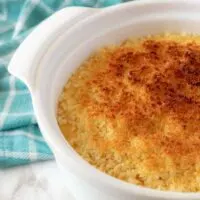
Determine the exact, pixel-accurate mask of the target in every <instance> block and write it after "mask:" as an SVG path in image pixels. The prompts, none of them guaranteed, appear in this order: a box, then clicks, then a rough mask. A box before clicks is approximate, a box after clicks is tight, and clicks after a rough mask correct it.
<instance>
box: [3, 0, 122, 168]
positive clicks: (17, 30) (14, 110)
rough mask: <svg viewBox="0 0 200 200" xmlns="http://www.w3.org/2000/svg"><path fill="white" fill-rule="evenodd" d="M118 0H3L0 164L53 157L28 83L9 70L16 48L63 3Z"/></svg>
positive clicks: (111, 0) (113, 1)
mask: <svg viewBox="0 0 200 200" xmlns="http://www.w3.org/2000/svg"><path fill="white" fill-rule="evenodd" d="M117 3H120V0H0V168H6V167H11V166H16V165H21V164H28V163H30V162H35V161H42V160H48V159H53V155H52V152H51V150H50V149H49V147H48V146H47V144H46V143H45V141H44V139H43V137H42V136H41V133H40V131H39V128H38V126H37V121H36V119H35V116H34V112H33V108H32V104H31V97H30V94H29V91H28V89H27V87H26V86H25V85H24V84H23V83H22V82H21V81H19V80H17V79H16V78H15V77H13V76H11V75H10V74H9V73H8V71H7V66H8V63H9V61H10V59H11V57H12V55H13V53H14V51H15V50H16V48H17V47H18V46H19V44H20V43H21V42H22V41H23V40H24V38H25V37H26V36H27V35H28V34H29V33H30V32H31V30H32V29H33V28H34V27H35V26H36V25H37V24H38V23H40V22H41V21H42V20H44V19H45V18H47V17H48V16H50V15H51V14H53V13H54V12H55V11H57V10H59V9H61V8H63V7H66V6H88V7H105V6H110V5H113V4H117ZM18 67H19V68H20V66H18Z"/></svg>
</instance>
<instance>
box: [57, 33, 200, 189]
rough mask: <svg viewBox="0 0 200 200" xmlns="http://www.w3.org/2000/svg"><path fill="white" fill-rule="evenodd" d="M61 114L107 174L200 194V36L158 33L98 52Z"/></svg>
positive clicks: (74, 80) (73, 81)
mask: <svg viewBox="0 0 200 200" xmlns="http://www.w3.org/2000/svg"><path fill="white" fill-rule="evenodd" d="M57 119H58V123H59V126H60V128H61V130H62V132H63V134H64V136H65V137H66V139H67V141H68V142H69V143H70V144H71V145H72V146H73V148H74V149H75V150H76V151H77V152H78V153H79V154H80V155H81V156H82V157H83V158H84V159H86V160H87V161H88V162H89V163H91V164H92V165H94V166H95V167H96V168H98V169H100V170H102V171H103V172H105V173H107V174H109V175H111V176H114V177H116V178H119V179H121V180H124V181H127V182H130V183H134V184H139V185H142V186H145V187H150V188H156V189H160V190H171V191H182V192H197V191H198V192H199V191H200V124H199V123H200V36H194V35H187V34H182V35H181V34H177V35H176V34H163V35H155V36H149V37H147V38H141V39H129V40H127V41H124V42H122V43H121V44H120V45H116V46H108V47H104V48H102V49H100V50H98V51H97V52H96V53H94V54H93V55H92V56H90V57H89V58H88V60H86V61H85V62H84V63H83V64H82V65H81V66H80V67H79V68H78V70H77V71H76V72H75V73H74V74H73V75H72V76H71V78H70V79H69V80H68V82H67V83H66V85H65V88H64V90H63V92H62V94H61V96H60V98H59V103H58V111H57Z"/></svg>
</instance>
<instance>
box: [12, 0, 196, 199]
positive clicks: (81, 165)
mask: <svg viewBox="0 0 200 200" xmlns="http://www.w3.org/2000/svg"><path fill="white" fill-rule="evenodd" d="M199 24H200V1H199V0H169V1H161V0H157V1H156V0H154V1H147V0H141V1H134V2H130V3H125V4H121V5H117V6H113V7H109V8H105V9H102V10H101V9H91V8H79V7H71V8H65V9H63V10H61V11H59V12H57V13H56V14H54V15H53V16H51V17H50V18H48V19H47V20H45V21H44V22H43V23H42V24H40V25H39V26H38V27H37V28H36V29H35V30H34V31H33V32H32V33H31V34H30V35H29V36H28V38H26V39H25V41H24V42H23V43H22V44H21V46H20V47H19V48H18V50H17V51H16V53H15V55H14V56H13V58H12V60H11V62H10V65H9V68H8V69H9V71H10V73H12V74H13V75H15V76H16V77H18V78H19V79H21V80H22V81H24V82H25V83H26V84H27V86H28V87H29V89H30V92H31V95H32V100H33V106H34V110H35V114H36V117H37V120H38V124H39V126H40V129H41V131H42V134H43V136H44V138H45V139H46V141H47V142H48V144H49V146H50V147H51V149H52V151H53V153H54V155H55V158H56V162H57V163H58V165H59V167H60V169H61V171H62V173H63V179H65V180H66V184H67V185H68V187H69V189H70V190H71V191H72V192H73V194H74V195H75V197H76V199H86V200H100V199H101V200H102V199H104V200H133V199H137V200H154V199H160V200H164V199H168V200H169V199H180V200H194V199H200V193H180V192H168V191H159V190H153V189H149V188H143V187H140V186H136V185H133V184H129V183H126V182H123V181H121V180H118V179H116V178H113V177H111V176H108V175H106V174H104V173H102V172H100V171H99V170H97V169H95V168H94V167H93V166H91V165H90V164H88V163H87V162H86V161H84V160H83V159H82V158H81V157H80V156H79V155H78V154H77V153H76V152H75V151H74V150H73V149H72V148H71V146H70V145H69V144H68V143H67V142H66V140H65V139H64V137H63V136H62V133H61V131H60V129H59V127H58V124H57V121H56V104H57V99H58V96H59V94H60V92H61V90H62V88H63V86H64V84H65V82H66V81H67V79H68V78H69V76H70V75H71V73H72V72H73V71H74V70H75V69H76V68H77V67H78V66H79V65H80V63H82V62H83V60H85V59H86V58H87V57H88V55H89V54H90V53H91V52H92V51H94V50H95V49H97V48H99V47H102V46H104V45H108V44H112V43H119V42H120V41H122V40H124V39H126V38H128V37H130V36H131V37H141V36H145V35H149V34H156V33H162V32H175V33H179V32H186V33H198V34H200V25H199Z"/></svg>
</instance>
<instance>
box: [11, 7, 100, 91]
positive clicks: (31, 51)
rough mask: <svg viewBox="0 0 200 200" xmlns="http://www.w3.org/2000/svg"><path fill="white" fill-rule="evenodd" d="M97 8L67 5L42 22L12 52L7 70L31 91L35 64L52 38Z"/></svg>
mask: <svg viewBox="0 0 200 200" xmlns="http://www.w3.org/2000/svg"><path fill="white" fill-rule="evenodd" d="M98 10H99V9H97V8H86V7H67V8H64V9H62V10H60V11H58V12H56V13H55V14H53V15H52V16H50V17H49V18H47V19H46V20H44V21H43V22H42V23H40V24H39V25H38V26H37V27H36V28H35V29H34V30H33V31H32V32H31V33H30V34H29V36H28V37H27V38H26V39H25V40H24V41H23V42H22V43H21V45H20V46H19V47H18V49H17V50H16V52H15V53H14V55H13V57H12V59H11V61H10V63H9V66H8V71H9V72H10V73H11V74H12V75H14V76H16V77H17V78H19V79H20V80H22V81H23V82H24V83H25V84H26V85H27V86H28V88H29V90H30V91H31V92H32V91H33V90H34V88H35V82H36V81H35V80H36V76H37V66H38V64H39V62H40V60H41V58H42V57H43V56H44V54H45V52H46V51H47V50H48V48H49V46H50V45H51V44H52V43H53V42H54V40H55V39H56V38H57V37H59V35H61V34H62V33H63V32H64V31H66V29H70V28H71V27H73V25H75V24H76V23H77V22H79V21H81V20H83V19H85V18H86V17H88V16H90V15H92V14H94V13H96V12H97V11H98Z"/></svg>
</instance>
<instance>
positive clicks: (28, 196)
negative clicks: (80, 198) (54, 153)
mask: <svg viewBox="0 0 200 200" xmlns="http://www.w3.org/2000/svg"><path fill="white" fill-rule="evenodd" d="M0 200H75V199H74V198H73V196H72V194H71V193H70V192H69V191H68V189H67V188H66V186H65V185H64V182H63V179H62V177H61V175H60V173H59V171H58V169H57V166H56V164H55V162H54V161H51V162H43V163H39V164H32V165H28V166H24V167H17V168H13V169H8V170H0Z"/></svg>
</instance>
